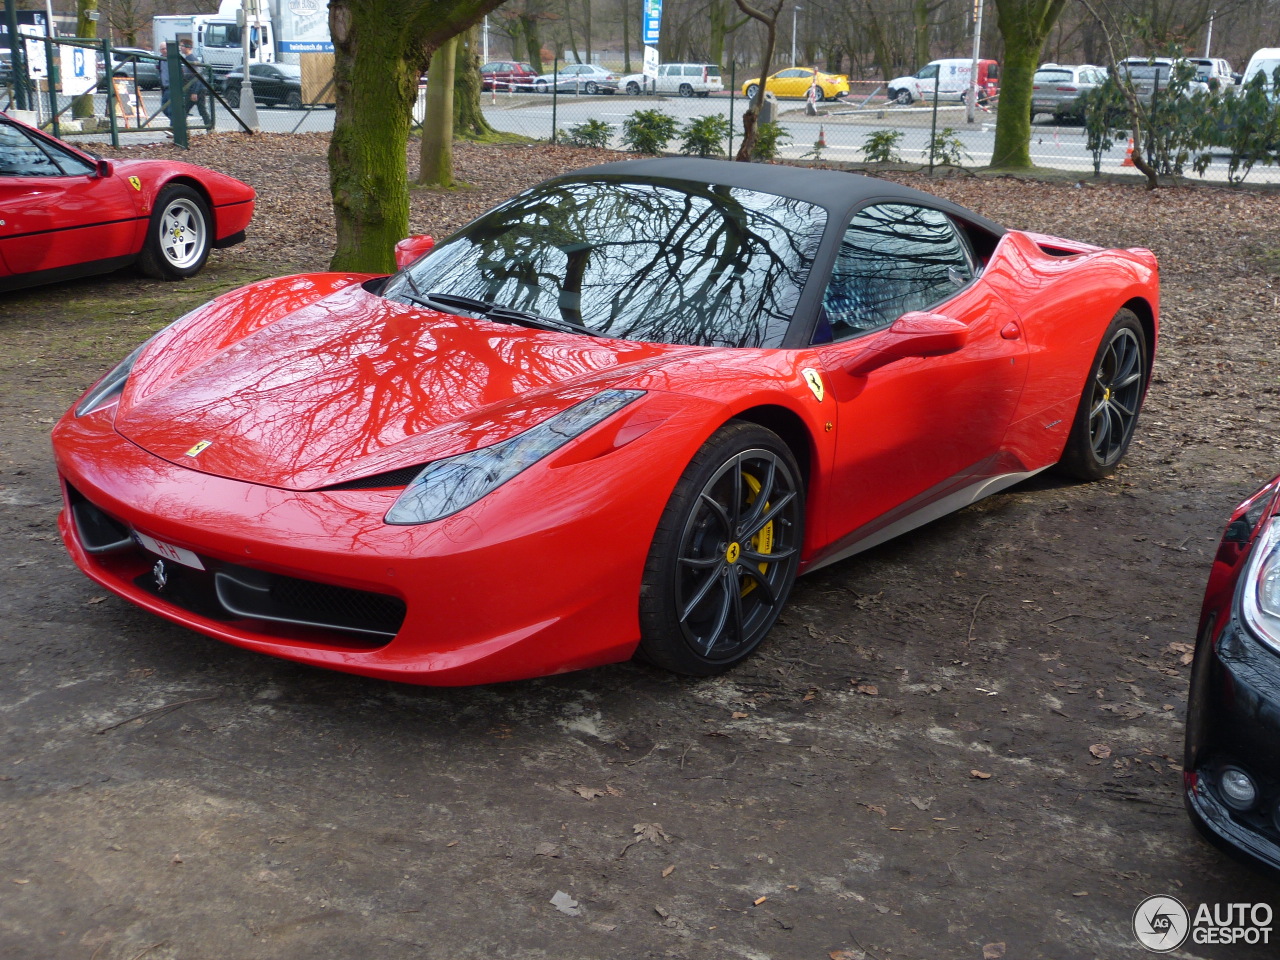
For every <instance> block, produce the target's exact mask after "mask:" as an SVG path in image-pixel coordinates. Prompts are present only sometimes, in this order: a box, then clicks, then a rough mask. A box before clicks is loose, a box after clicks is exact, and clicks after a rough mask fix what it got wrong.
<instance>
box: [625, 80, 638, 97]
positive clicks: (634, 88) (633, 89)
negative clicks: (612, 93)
mask: <svg viewBox="0 0 1280 960" xmlns="http://www.w3.org/2000/svg"><path fill="white" fill-rule="evenodd" d="M627 93H629V94H631V96H633V97H638V96H640V84H638V83H636V82H635V81H634V80H631V81H629V82H628V83H627Z"/></svg>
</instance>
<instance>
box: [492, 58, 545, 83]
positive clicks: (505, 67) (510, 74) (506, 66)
mask: <svg viewBox="0 0 1280 960" xmlns="http://www.w3.org/2000/svg"><path fill="white" fill-rule="evenodd" d="M536 79H538V71H537V70H535V69H533V67H531V66H529V64H527V63H521V62H519V61H517V60H491V61H489V62H488V63H486V64H485V65H484V66H482V67H481V68H480V80H481V83H482V84H483V85H484V89H486V90H515V89H517V88H519V87H522V86H528V85H530V84H532V83H533V81H534V80H536Z"/></svg>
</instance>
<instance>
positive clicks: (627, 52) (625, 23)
mask: <svg viewBox="0 0 1280 960" xmlns="http://www.w3.org/2000/svg"><path fill="white" fill-rule="evenodd" d="M622 72H623V73H634V72H635V71H634V70H632V69H631V4H630V3H628V2H627V0H622Z"/></svg>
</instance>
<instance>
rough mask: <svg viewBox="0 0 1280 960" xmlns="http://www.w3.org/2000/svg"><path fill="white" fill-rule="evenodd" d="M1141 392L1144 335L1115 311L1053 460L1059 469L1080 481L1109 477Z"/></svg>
mask: <svg viewBox="0 0 1280 960" xmlns="http://www.w3.org/2000/svg"><path fill="white" fill-rule="evenodd" d="M1146 390H1147V340H1146V335H1145V334H1144V333H1143V330H1142V324H1141V323H1140V322H1139V321H1138V317H1137V315H1136V314H1134V313H1133V311H1131V310H1127V309H1126V310H1121V311H1120V312H1119V313H1117V314H1116V315H1115V318H1114V319H1113V320H1112V321H1111V324H1110V325H1109V326H1108V327H1107V331H1106V333H1105V334H1103V337H1102V341H1101V343H1100V344H1099V345H1098V352H1097V355H1096V356H1095V357H1094V361H1093V367H1092V372H1091V373H1090V375H1089V379H1088V381H1087V382H1086V383H1085V386H1084V392H1083V394H1082V395H1081V397H1080V406H1079V408H1078V409H1077V411H1076V416H1075V420H1074V421H1073V422H1072V425H1071V435H1070V437H1069V438H1068V440H1067V446H1066V449H1065V450H1064V451H1063V454H1062V460H1061V461H1059V465H1060V466H1061V467H1062V468H1063V470H1064V471H1065V472H1066V473H1068V474H1069V475H1071V476H1074V477H1077V478H1079V479H1081V480H1100V479H1102V478H1103V477H1106V476H1109V475H1110V474H1111V473H1113V472H1114V471H1115V469H1116V467H1117V466H1119V464H1120V461H1121V460H1122V459H1123V458H1124V455H1125V451H1126V450H1128V448H1129V441H1131V440H1132V439H1133V431H1134V428H1135V427H1136V426H1137V423H1138V413H1139V412H1140V411H1141V409H1142V400H1143V397H1144V396H1145V394H1146Z"/></svg>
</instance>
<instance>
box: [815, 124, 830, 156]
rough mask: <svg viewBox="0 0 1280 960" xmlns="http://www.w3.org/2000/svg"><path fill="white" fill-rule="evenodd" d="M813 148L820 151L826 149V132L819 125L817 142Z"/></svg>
mask: <svg viewBox="0 0 1280 960" xmlns="http://www.w3.org/2000/svg"><path fill="white" fill-rule="evenodd" d="M814 146H815V147H818V148H820V149H822V150H825V149H826V148H827V131H826V128H825V127H823V126H822V125H821V124H819V125H818V142H817V143H815V144H814Z"/></svg>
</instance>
